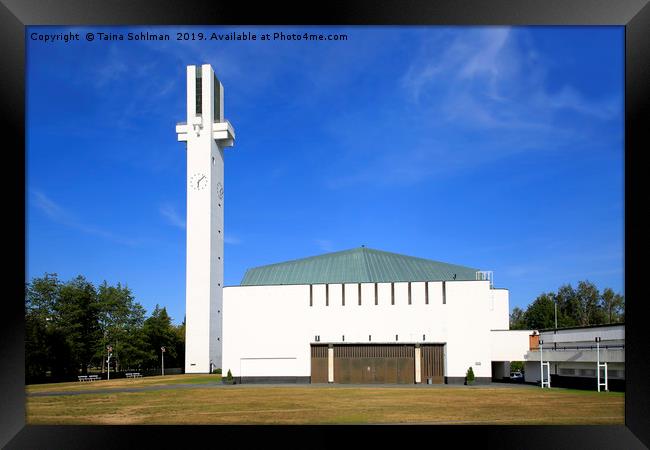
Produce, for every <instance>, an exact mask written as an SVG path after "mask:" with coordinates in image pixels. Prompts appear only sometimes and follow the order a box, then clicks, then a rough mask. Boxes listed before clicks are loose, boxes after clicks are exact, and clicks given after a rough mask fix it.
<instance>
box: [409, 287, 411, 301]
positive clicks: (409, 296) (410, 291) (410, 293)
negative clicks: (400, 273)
mask: <svg viewBox="0 0 650 450" xmlns="http://www.w3.org/2000/svg"><path fill="white" fill-rule="evenodd" d="M410 304H411V282H410V281H409V305H410Z"/></svg>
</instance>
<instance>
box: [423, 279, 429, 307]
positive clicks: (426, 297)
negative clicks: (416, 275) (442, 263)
mask: <svg viewBox="0 0 650 450" xmlns="http://www.w3.org/2000/svg"><path fill="white" fill-rule="evenodd" d="M424 304H425V305H428V304H429V283H428V282H426V281H425V282H424Z"/></svg>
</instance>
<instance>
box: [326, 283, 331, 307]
mask: <svg viewBox="0 0 650 450" xmlns="http://www.w3.org/2000/svg"><path fill="white" fill-rule="evenodd" d="M329 305H330V285H329V284H326V285H325V306H329Z"/></svg>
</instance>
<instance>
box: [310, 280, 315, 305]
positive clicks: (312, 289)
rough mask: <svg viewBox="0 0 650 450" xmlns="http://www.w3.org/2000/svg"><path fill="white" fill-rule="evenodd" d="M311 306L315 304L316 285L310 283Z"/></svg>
mask: <svg viewBox="0 0 650 450" xmlns="http://www.w3.org/2000/svg"><path fill="white" fill-rule="evenodd" d="M309 306H314V285H313V284H310V285H309Z"/></svg>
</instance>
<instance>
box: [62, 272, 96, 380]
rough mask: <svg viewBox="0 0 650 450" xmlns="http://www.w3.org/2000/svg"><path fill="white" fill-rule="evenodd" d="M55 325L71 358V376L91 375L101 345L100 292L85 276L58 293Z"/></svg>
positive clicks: (68, 368)
mask: <svg viewBox="0 0 650 450" xmlns="http://www.w3.org/2000/svg"><path fill="white" fill-rule="evenodd" d="M54 312H55V313H56V314H55V315H54V318H53V322H54V324H55V326H56V327H57V328H58V330H59V331H60V332H61V333H62V335H63V336H64V338H65V344H66V346H67V347H68V349H69V353H70V355H72V361H71V362H72V364H71V366H69V367H67V368H66V372H68V373H78V372H77V371H78V369H79V368H81V373H83V374H86V373H88V366H89V365H90V364H91V363H92V360H93V357H94V356H95V351H96V348H97V345H98V343H99V342H100V341H101V330H100V327H99V307H98V302H97V291H96V290H95V287H94V286H93V285H92V283H90V282H88V281H87V280H86V279H85V278H84V277H83V276H81V275H79V276H78V277H77V278H75V279H73V280H71V281H69V282H68V283H66V284H64V285H63V286H61V289H60V290H59V301H58V302H57V303H56V304H55V306H54Z"/></svg>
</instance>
